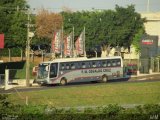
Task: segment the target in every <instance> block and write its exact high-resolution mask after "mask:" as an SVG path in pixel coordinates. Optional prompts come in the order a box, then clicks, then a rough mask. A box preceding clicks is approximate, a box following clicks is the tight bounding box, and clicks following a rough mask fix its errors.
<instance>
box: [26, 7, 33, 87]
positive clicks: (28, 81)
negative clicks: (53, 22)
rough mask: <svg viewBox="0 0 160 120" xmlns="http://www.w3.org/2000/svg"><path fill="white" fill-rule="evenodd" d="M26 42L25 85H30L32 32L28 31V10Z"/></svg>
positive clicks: (28, 13) (28, 14) (28, 11)
mask: <svg viewBox="0 0 160 120" xmlns="http://www.w3.org/2000/svg"><path fill="white" fill-rule="evenodd" d="M27 16H28V17H27V21H28V23H27V44H26V86H27V87H29V86H30V41H31V39H32V37H33V36H34V33H33V32H30V27H31V25H30V10H29V9H28V10H27Z"/></svg>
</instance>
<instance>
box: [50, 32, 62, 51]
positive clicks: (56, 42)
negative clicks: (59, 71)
mask: <svg viewBox="0 0 160 120" xmlns="http://www.w3.org/2000/svg"><path fill="white" fill-rule="evenodd" d="M52 50H53V52H54V53H60V52H61V31H58V32H55V33H54V36H53V40H52Z"/></svg>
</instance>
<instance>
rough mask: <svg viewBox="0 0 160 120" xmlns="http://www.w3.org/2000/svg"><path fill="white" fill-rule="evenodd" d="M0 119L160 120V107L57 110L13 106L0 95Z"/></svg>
mask: <svg viewBox="0 0 160 120" xmlns="http://www.w3.org/2000/svg"><path fill="white" fill-rule="evenodd" d="M0 119H16V120H22V119H24V120H44V119H45V120H150V119H156V120H158V119H160V105H159V104H146V105H143V106H142V105H141V106H137V107H134V108H123V107H121V106H118V105H112V104H111V105H108V106H107V107H97V108H85V109H73V108H70V109H57V108H54V107H51V106H26V105H23V106H21V105H13V104H12V103H10V102H9V100H8V96H7V95H0Z"/></svg>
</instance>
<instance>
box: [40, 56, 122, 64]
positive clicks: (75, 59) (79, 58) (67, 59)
mask: <svg viewBox="0 0 160 120" xmlns="http://www.w3.org/2000/svg"><path fill="white" fill-rule="evenodd" d="M105 59H122V57H121V56H112V57H103V58H87V57H78V58H61V59H54V60H52V61H45V62H41V64H42V63H57V62H74V61H90V60H105Z"/></svg>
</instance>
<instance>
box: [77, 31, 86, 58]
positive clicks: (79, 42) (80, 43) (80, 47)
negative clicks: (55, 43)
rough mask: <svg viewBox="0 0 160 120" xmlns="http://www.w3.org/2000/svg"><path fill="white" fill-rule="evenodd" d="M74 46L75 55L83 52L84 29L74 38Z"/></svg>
mask: <svg viewBox="0 0 160 120" xmlns="http://www.w3.org/2000/svg"><path fill="white" fill-rule="evenodd" d="M75 47H76V52H77V55H82V54H84V50H85V39H84V31H83V32H82V33H81V34H80V36H79V37H78V39H77V40H76V42H75Z"/></svg>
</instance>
